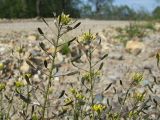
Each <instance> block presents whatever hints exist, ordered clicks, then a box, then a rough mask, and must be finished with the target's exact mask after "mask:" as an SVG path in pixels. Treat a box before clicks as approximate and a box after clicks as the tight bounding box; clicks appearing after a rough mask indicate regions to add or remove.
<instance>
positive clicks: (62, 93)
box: [58, 90, 65, 98]
mask: <svg viewBox="0 0 160 120" xmlns="http://www.w3.org/2000/svg"><path fill="white" fill-rule="evenodd" d="M64 94H65V90H62V92H61V94H60V96H59V97H58V98H61V97H63V95H64Z"/></svg>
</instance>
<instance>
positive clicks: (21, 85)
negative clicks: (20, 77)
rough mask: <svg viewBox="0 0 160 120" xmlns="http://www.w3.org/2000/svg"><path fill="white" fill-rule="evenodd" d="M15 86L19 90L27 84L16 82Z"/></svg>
mask: <svg viewBox="0 0 160 120" xmlns="http://www.w3.org/2000/svg"><path fill="white" fill-rule="evenodd" d="M14 84H15V87H17V88H20V87H24V86H25V84H24V83H23V82H22V81H16V82H15V83H14Z"/></svg>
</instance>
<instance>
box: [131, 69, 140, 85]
mask: <svg viewBox="0 0 160 120" xmlns="http://www.w3.org/2000/svg"><path fill="white" fill-rule="evenodd" d="M132 80H133V81H134V82H135V83H136V84H139V83H140V82H141V81H142V80H143V74H142V73H139V72H136V73H133V75H132Z"/></svg>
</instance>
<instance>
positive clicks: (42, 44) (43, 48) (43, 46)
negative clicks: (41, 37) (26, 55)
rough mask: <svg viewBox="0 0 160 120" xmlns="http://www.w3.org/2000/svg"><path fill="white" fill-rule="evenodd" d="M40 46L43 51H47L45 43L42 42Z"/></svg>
mask: <svg viewBox="0 0 160 120" xmlns="http://www.w3.org/2000/svg"><path fill="white" fill-rule="evenodd" d="M39 46H40V47H41V49H42V50H44V51H45V44H44V43H43V42H40V43H39Z"/></svg>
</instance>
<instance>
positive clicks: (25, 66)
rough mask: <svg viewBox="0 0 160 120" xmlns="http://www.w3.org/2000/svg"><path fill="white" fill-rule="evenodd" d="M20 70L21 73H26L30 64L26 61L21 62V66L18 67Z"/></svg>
mask: <svg viewBox="0 0 160 120" xmlns="http://www.w3.org/2000/svg"><path fill="white" fill-rule="evenodd" d="M20 70H21V71H22V72H23V73H27V72H29V70H30V66H29V65H28V64H27V63H26V62H23V64H22V66H21V67H20Z"/></svg>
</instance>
